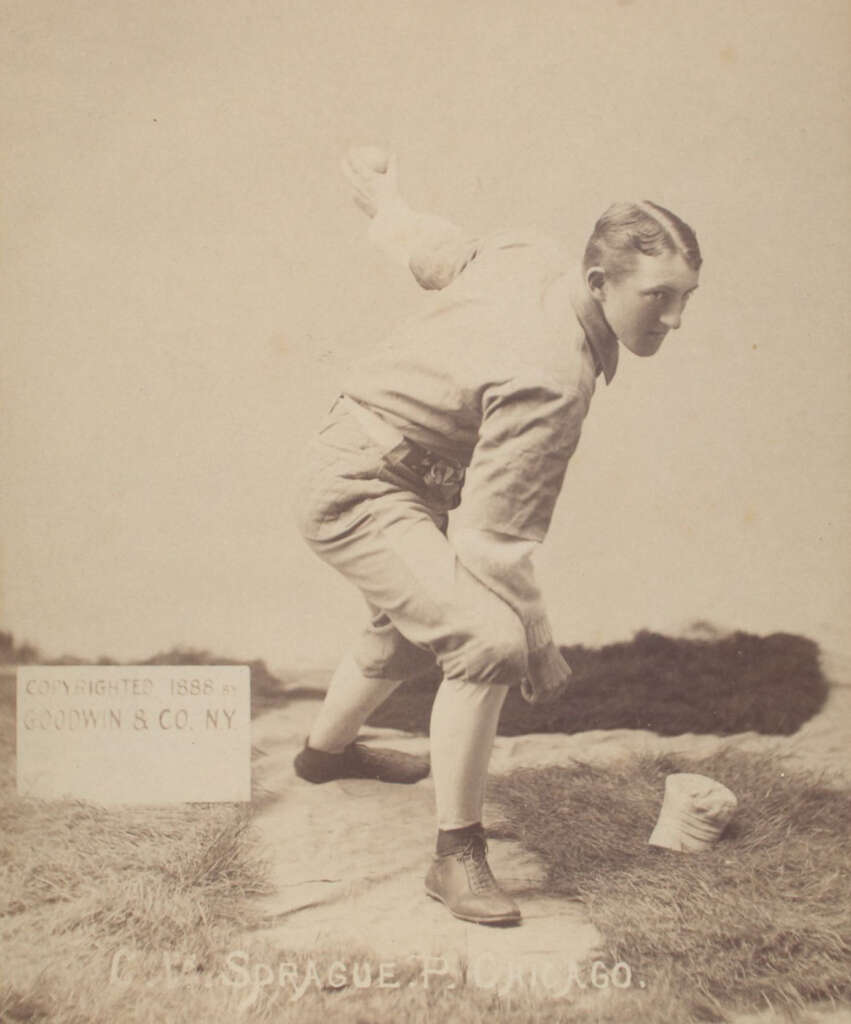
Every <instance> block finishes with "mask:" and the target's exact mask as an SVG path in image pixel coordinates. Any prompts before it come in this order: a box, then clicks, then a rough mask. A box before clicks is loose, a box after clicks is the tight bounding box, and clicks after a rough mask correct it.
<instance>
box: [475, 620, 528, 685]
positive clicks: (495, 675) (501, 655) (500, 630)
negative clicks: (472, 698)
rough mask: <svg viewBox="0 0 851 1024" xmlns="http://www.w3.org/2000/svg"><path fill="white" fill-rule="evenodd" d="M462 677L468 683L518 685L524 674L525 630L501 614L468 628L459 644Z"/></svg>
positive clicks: (525, 655) (526, 652) (525, 660)
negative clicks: (491, 620)
mask: <svg viewBox="0 0 851 1024" xmlns="http://www.w3.org/2000/svg"><path fill="white" fill-rule="evenodd" d="M460 653H461V656H462V662H463V665H462V670H463V673H464V678H465V679H467V680H469V682H471V683H490V684H496V685H504V686H518V685H519V684H520V681H521V679H522V678H523V676H524V675H525V674H526V667H527V658H528V651H527V647H526V632H525V630H524V629H523V624H522V623H521V622H520V620H519V619H518V618H517V617H516V616H515V615H513V614H512V615H511V616H508V615H506V616H501V617H500V619H499V620H498V621H493V622H489V623H488V624H487V625H486V626H483V627H481V628H479V629H476V630H475V631H473V632H471V633H470V635H469V636H468V637H467V638H466V640H465V641H464V643H463V644H462V645H461V649H460Z"/></svg>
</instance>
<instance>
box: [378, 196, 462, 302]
mask: <svg viewBox="0 0 851 1024" xmlns="http://www.w3.org/2000/svg"><path fill="white" fill-rule="evenodd" d="M368 237H369V240H370V241H371V242H372V243H373V245H375V246H376V247H377V248H378V249H379V250H380V251H381V252H383V253H384V254H385V255H386V256H388V257H389V258H390V259H391V260H393V262H394V263H398V264H400V265H402V266H404V267H407V268H408V269H409V270H410V271H411V273H412V274H413V275H414V277H415V278H416V280H417V282H418V283H419V284H420V286H421V287H422V288H426V289H428V290H434V289H441V288H445V287H446V286H447V285H449V284H451V282H452V281H453V280H454V279H455V278H456V277H457V276H458V274H460V273H461V271H462V270H463V269H464V267H466V266H467V264H468V263H469V262H470V260H471V259H473V258H474V257H475V255H476V240H475V239H473V238H470V237H469V236H467V235H465V234H464V232H463V231H462V230H461V228H459V227H458V226H457V225H456V224H453V223H452V221H449V220H446V219H445V218H444V217H438V216H436V215H435V214H431V213H418V212H416V211H414V210H412V209H411V208H410V207H409V206H408V205H407V203H405V202H404V200H402V199H396V200H394V201H393V202H388V203H384V204H383V205H382V206H381V208H380V209H379V210H378V212H377V213H376V215H375V217H373V219H372V221H371V222H370V225H369V231H368Z"/></svg>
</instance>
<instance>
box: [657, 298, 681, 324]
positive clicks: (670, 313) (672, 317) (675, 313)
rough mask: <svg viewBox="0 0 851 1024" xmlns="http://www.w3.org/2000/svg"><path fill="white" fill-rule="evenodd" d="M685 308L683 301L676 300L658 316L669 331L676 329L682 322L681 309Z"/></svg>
mask: <svg viewBox="0 0 851 1024" xmlns="http://www.w3.org/2000/svg"><path fill="white" fill-rule="evenodd" d="M684 308H685V303H684V302H678V303H676V304H674V305H672V306H671V307H670V308H669V309H666V310H665V312H664V314H663V315H662V316H661V317H660V320H661V321H662V323H663V324H664V325H665V326H666V327H667V328H668V330H669V331H676V330H677V329H678V328H679V326H680V324H681V323H682V322H683V309H684Z"/></svg>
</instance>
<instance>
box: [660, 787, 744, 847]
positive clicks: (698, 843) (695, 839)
mask: <svg viewBox="0 0 851 1024" xmlns="http://www.w3.org/2000/svg"><path fill="white" fill-rule="evenodd" d="M737 806H738V801H737V800H736V796H735V794H734V793H732V792H731V791H730V790H729V789H727V787H726V786H722V785H721V783H720V782H716V781H715V780H714V779H710V778H708V777H707V776H706V775H692V774H690V773H679V774H676V775H669V776H668V777H667V778H666V779H665V799H664V800H663V802H662V810H661V811H660V812H659V820H658V821H657V822H656V827H655V828H654V829H653V832H652V834H651V836H650V839H649V840H648V843H649V844H650V845H651V846H664V847H667V849H669V850H679V851H682V852H683V853H693V852H695V851H697V850H706V849H708V848H709V847H710V846H712V844H713V843H716V842H717V841H718V839H720V837H721V833H722V832H723V831H724V829H725V828H726V826H727V823H728V822H729V821H730V819H731V818H732V817H733V814H734V812H735V810H736V807H737Z"/></svg>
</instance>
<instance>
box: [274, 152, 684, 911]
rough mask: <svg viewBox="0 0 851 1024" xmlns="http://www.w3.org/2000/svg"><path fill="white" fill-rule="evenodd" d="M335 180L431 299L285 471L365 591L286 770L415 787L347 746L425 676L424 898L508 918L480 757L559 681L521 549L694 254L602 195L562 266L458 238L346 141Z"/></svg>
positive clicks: (526, 246) (532, 546) (644, 208)
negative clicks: (516, 705) (601, 204)
mask: <svg viewBox="0 0 851 1024" xmlns="http://www.w3.org/2000/svg"><path fill="white" fill-rule="evenodd" d="M344 170H345V172H346V174H347V176H348V178H349V181H350V182H351V184H352V188H353V194H354V199H355V202H356V203H357V204H358V206H359V207H360V208H361V209H362V210H363V211H364V212H365V213H366V214H367V215H368V216H369V217H370V227H369V236H370V238H371V240H372V241H373V242H374V243H375V244H376V245H378V246H379V247H380V248H381V249H382V250H383V251H384V252H385V253H386V254H387V255H388V256H390V257H391V258H392V259H394V260H397V261H398V262H400V263H401V264H403V265H404V266H406V267H407V268H408V269H409V270H410V272H411V273H412V274H413V275H414V276H415V278H416V279H417V281H418V282H419V283H420V285H421V286H422V287H423V288H424V289H426V290H428V291H430V292H433V293H434V294H432V295H430V296H428V297H427V298H426V297H425V296H424V305H423V308H422V309H421V310H420V311H419V312H417V313H416V314H415V315H414V316H412V317H410V318H408V319H407V320H406V321H405V322H404V323H402V324H400V325H399V326H398V327H397V328H396V329H395V330H393V331H392V332H391V334H390V336H389V337H388V338H387V339H386V342H385V344H384V345H383V346H382V347H381V348H380V350H378V351H377V352H376V353H375V354H374V355H373V356H372V357H370V358H369V359H368V360H366V361H364V362H363V363H362V364H361V365H359V366H358V367H357V368H356V370H355V372H354V373H353V374H352V375H351V376H350V378H349V380H347V381H346V382H345V383H344V386H343V389H342V391H341V393H340V395H339V397H338V398H337V399H336V400H335V402H334V404H333V406H332V408H331V410H330V412H329V413H328V415H327V417H326V418H325V421H324V423H323V424H322V426H321V428H320V430H319V432H318V434H317V435H316V436H315V438H314V439H313V441H312V442H311V444H310V446H309V449H308V451H307V452H306V457H305V458H304V460H303V465H302V468H301V470H300V471H299V473H298V474H297V479H296V481H295V485H294V497H295V509H296V515H297V521H298V524H299V527H300V530H301V532H302V534H303V536H304V537H305V539H306V540H307V542H308V543H309V545H310V546H311V547H312V549H313V550H314V551H315V552H316V553H317V554H318V555H319V556H320V557H321V558H323V559H324V560H325V561H327V562H328V563H329V564H330V565H332V566H334V567H335V568H336V569H338V570H339V571H340V572H341V573H342V574H343V575H344V576H345V577H346V578H347V579H349V580H350V581H351V582H352V583H353V584H354V585H355V586H357V587H358V589H359V590H360V591H361V593H362V594H363V596H364V598H365V600H366V602H367V606H368V609H369V614H370V621H369V624H368V625H367V626H366V628H365V629H364V631H363V633H362V634H361V636H360V639H359V641H358V643H357V645H356V647H355V649H354V650H353V651H352V652H351V653H350V654H349V655H347V656H346V657H345V658H344V659H343V661H342V663H341V664H340V666H339V667H338V668H337V670H336V672H335V673H334V676H333V678H332V680H331V683H330V686H329V689H328V692H327V695H326V698H325V700H324V703H323V705H322V707H321V709H320V711H319V713H318V715H317V717H316V719H315V721H314V723H313V726H312V728H311V730H310V734H309V736H308V737H307V740H306V743H305V746H304V749H303V750H302V751H300V752H299V754H298V756H297V757H296V760H295V770H296V772H297V773H298V775H299V776H301V777H302V778H303V779H306V780H308V781H309V782H314V783H322V782H326V781H329V780H331V779H338V778H345V777H366V778H376V779H381V780H383V781H386V782H397V783H412V782H416V781H418V780H419V779H421V778H423V777H424V776H425V775H426V774H427V773H428V771H429V763H428V761H427V760H425V759H421V758H415V757H412V756H410V755H406V754H403V753H401V752H398V751H392V750H381V749H376V748H371V747H368V746H365V745H364V744H362V743H358V742H357V735H358V731H359V729H360V727H361V726H362V724H363V723H364V722H365V721H366V719H367V718H368V717H369V715H370V714H371V713H372V712H373V711H374V710H375V709H376V708H377V707H378V706H379V705H380V704H381V703H382V702H383V701H384V700H385V699H386V698H387V696H388V695H389V694H390V693H392V692H393V690H394V689H395V688H396V687H397V686H398V685H399V684H400V683H401V682H402V681H403V680H406V679H407V680H411V679H416V678H418V677H419V676H421V675H423V674H425V673H428V672H431V671H433V669H434V667H435V664H437V666H439V668H440V670H441V671H442V677H443V678H442V682H441V684H440V687H439V689H438V691H437V695H436V697H435V700H434V704H433V707H432V713H431V721H430V749H431V765H430V766H431V772H432V775H433V779H434V787H435V801H436V810H437V825H438V832H437V843H436V850H435V855H434V858H433V860H432V864H431V867H430V869H429V871H428V874H427V877H426V883H425V887H426V892H427V894H428V895H429V896H431V897H433V898H435V899H437V900H440V901H442V902H443V903H444V904H445V905H446V906H447V907H448V909H449V911H450V912H451V913H452V914H454V915H455V916H456V917H459V918H462V919H463V920H467V921H474V922H478V923H483V924H506V923H515V922H518V921H519V920H520V917H521V915H520V910H519V908H518V906H517V904H516V903H515V901H514V900H513V899H512V898H511V896H510V895H509V894H507V893H506V892H505V891H504V890H503V889H502V888H500V886H499V885H498V883H497V882H496V880H495V879H494V876H493V874H492V872H491V870H490V867H489V865H488V862H487V856H486V853H487V845H486V841H485V833H484V829H483V826H482V806H483V801H484V795H485V783H486V778H487V768H488V762H489V759H490V755H491V750H492V747H493V741H494V738H495V735H496V730H497V724H498V720H499V715H500V711H501V708H502V705H503V702H504V700H505V697H506V694H507V693H508V689H509V687H512V686H514V687H520V688H521V692H522V693H523V696H524V697H525V698H526V699H527V700H529V701H532V702H538V701H546V700H553V699H556V698H557V697H558V696H559V695H561V694H562V693H563V692H564V690H565V687H566V684H567V682H568V679H569V676H570V668H569V667H568V665H567V664H566V663H565V661H564V659H563V658H562V656H561V654H560V652H559V650H558V648H557V647H556V645H555V642H554V640H553V636H552V630H551V627H550V623H549V619H548V617H547V613H546V609H545V607H544V604H543V602H542V599H541V593H540V591H539V589H538V586H537V584H536V581H535V575H534V571H533V564H532V555H533V552H534V551H535V550H536V549H537V548H538V546H539V545H540V543H541V542H542V541H543V540H544V538H545V536H546V533H547V529H548V527H549V524H550V520H551V517H552V514H553V509H554V506H555V503H556V499H557V498H558V495H559V492H560V490H561V487H562V482H563V479H564V475H565V470H566V469H567V465H568V461H569V459H570V457H571V455H572V453H573V452H574V450H575V448H576V446H577V444H578V442H579V437H580V432H581V429H582V423H583V420H584V419H585V416H586V414H587V412H588V408H589V405H590V402H591V398H592V396H593V394H594V390H595V388H596V386H597V382H598V379H599V378H600V377H602V378H603V380H604V381H605V383H606V384H609V383H611V381H612V379H613V377H614V375H615V371H616V368H617V364H618V356H619V350H620V348H625V349H627V351H629V352H631V353H633V354H635V355H637V356H650V355H653V354H654V353H655V352H656V351H658V349H659V347H660V346H661V344H662V342H663V340H664V338H665V336H666V335H667V334H668V332H669V331H671V330H676V329H677V328H678V327H679V326H680V321H681V318H682V316H683V312H684V310H685V307H686V303H687V302H688V299H689V296H690V295H691V294H692V293H693V292H694V290H695V289H696V288H697V285H698V277H699V270H700V265H701V255H700V249H699V246H698V243H697V239H696V237H695V235H694V232H693V231H692V230H691V228H689V227H688V225H686V224H685V223H684V222H683V221H682V220H680V219H679V218H678V217H677V216H676V215H675V214H673V213H671V212H670V211H669V210H666V209H665V208H663V207H661V206H658V205H657V204H655V203H651V202H646V201H645V202H629V203H617V204H615V205H614V206H612V207H610V208H609V209H608V210H607V211H606V212H605V213H604V214H603V216H602V217H601V218H600V219H599V220H598V221H597V224H596V225H595V227H594V230H593V232H592V234H591V237H590V239H589V240H588V243H587V246H586V249H585V253H584V256H583V258H582V259H581V260H580V261H577V260H571V258H570V257H569V256H568V255H567V254H566V253H565V252H564V251H563V250H562V249H561V247H560V246H559V245H558V244H557V243H556V242H554V241H553V240H551V239H548V238H543V237H537V236H532V235H527V234H523V233H517V232H503V233H499V234H494V235H487V236H473V235H469V234H467V233H465V232H464V231H463V230H462V229H460V228H459V227H457V226H456V225H454V224H451V223H450V222H448V221H446V220H444V219H442V218H439V217H435V216H432V215H428V214H421V213H417V212H415V211H413V210H412V209H410V208H409V207H408V205H407V204H406V203H405V202H404V200H403V199H402V197H401V195H400V193H399V190H398V185H397V173H396V162H395V159H394V158H392V157H390V158H385V157H383V155H382V154H381V153H380V152H378V153H376V151H375V150H374V149H366V150H356V151H352V152H351V153H350V154H349V156H348V158H347V159H346V160H345V161H344ZM450 512H452V513H453V515H452V523H451V528H450V522H449V514H450Z"/></svg>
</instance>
